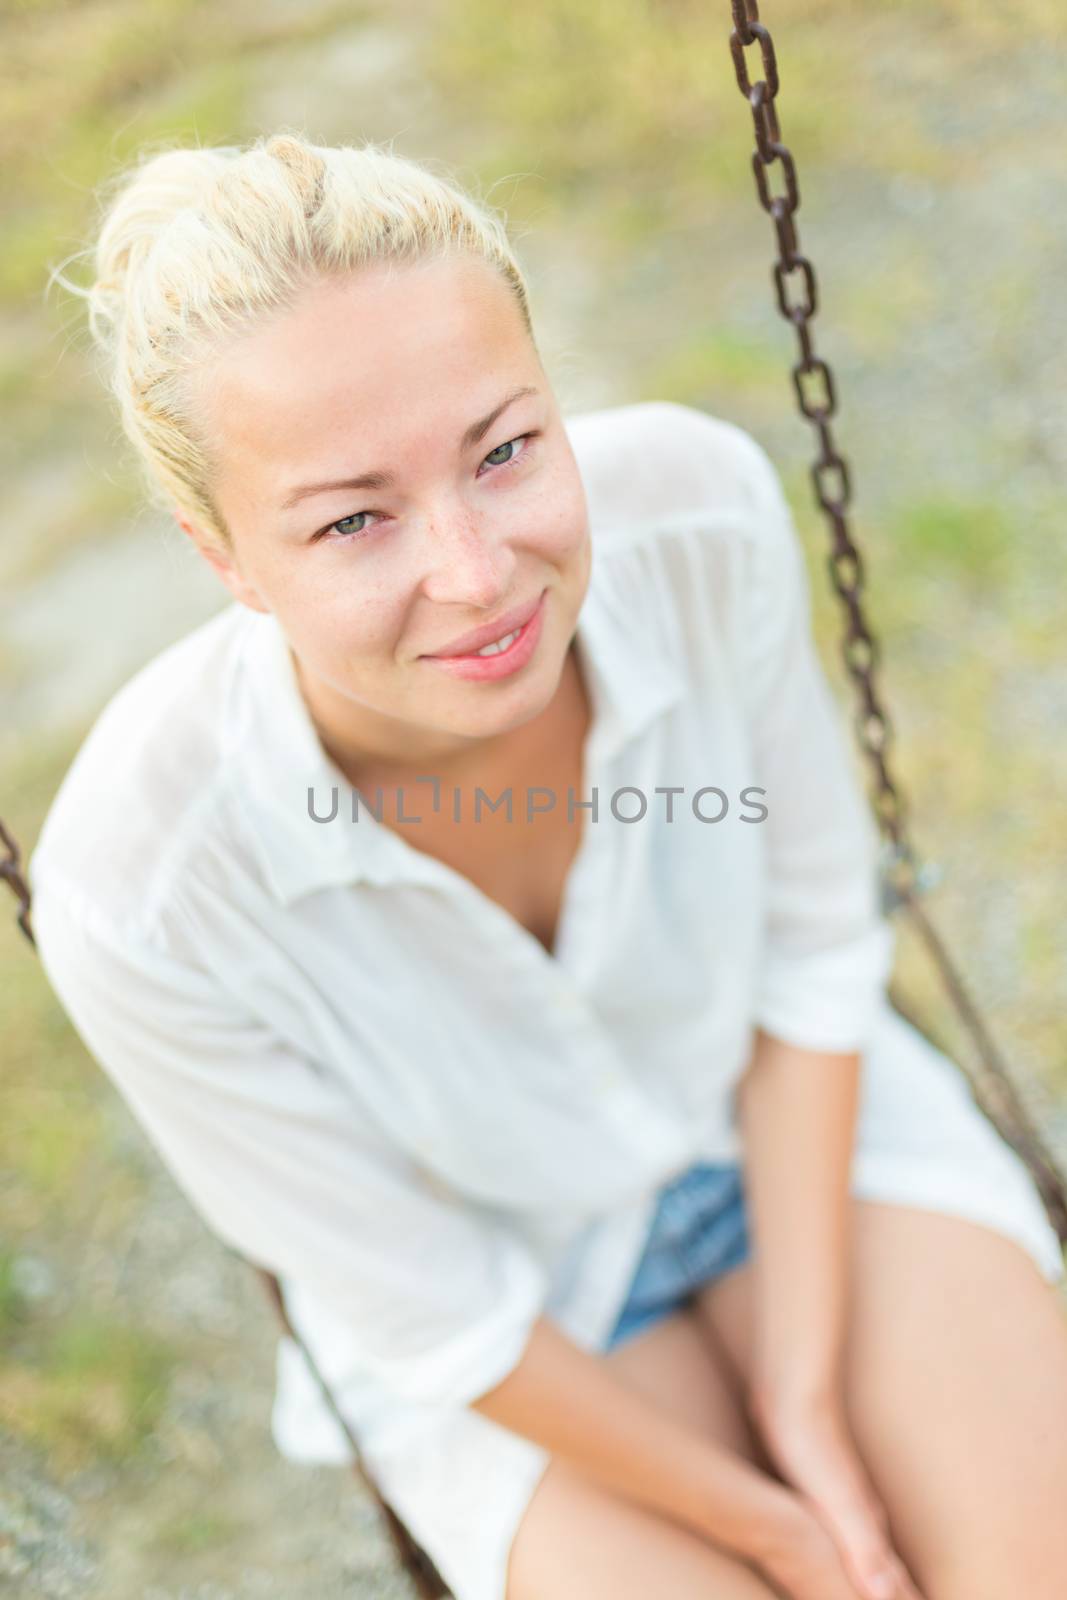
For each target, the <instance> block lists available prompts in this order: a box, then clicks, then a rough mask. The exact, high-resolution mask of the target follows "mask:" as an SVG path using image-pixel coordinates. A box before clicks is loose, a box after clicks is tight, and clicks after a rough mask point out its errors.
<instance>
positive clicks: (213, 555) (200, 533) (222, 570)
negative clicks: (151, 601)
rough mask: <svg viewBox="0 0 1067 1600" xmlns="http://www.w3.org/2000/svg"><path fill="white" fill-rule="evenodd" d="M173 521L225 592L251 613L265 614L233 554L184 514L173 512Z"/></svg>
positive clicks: (261, 603) (266, 607)
mask: <svg viewBox="0 0 1067 1600" xmlns="http://www.w3.org/2000/svg"><path fill="white" fill-rule="evenodd" d="M174 520H175V522H176V523H177V524H178V526H179V528H180V529H181V530H182V532H183V533H185V534H188V536H189V538H190V539H191V540H192V541H193V543H194V544H195V545H196V548H197V549H198V550H199V552H200V554H201V555H202V556H203V558H204V560H205V561H206V562H207V564H208V566H209V567H211V569H212V571H213V572H214V573H215V575H216V576H217V577H218V578H219V580H220V581H221V582H222V583H223V584H225V586H226V588H227V589H229V591H230V593H231V594H232V595H233V597H234V599H235V600H239V601H240V602H241V604H242V605H245V606H248V607H249V609H250V610H252V611H262V612H264V613H268V612H269V611H270V606H268V605H267V604H266V602H265V601H264V600H263V599H262V597H261V595H260V594H259V591H258V590H257V589H256V588H255V586H254V585H253V584H251V583H249V582H248V580H247V579H246V578H245V576H244V574H243V573H242V572H241V569H240V567H239V566H238V564H237V560H236V557H235V556H234V554H233V552H232V551H231V550H229V549H228V548H227V547H226V546H224V545H220V544H219V542H218V540H217V538H215V537H213V536H212V535H211V534H209V533H208V532H207V531H206V530H205V529H204V528H201V527H199V526H198V524H197V523H195V522H192V521H190V519H189V518H188V517H187V516H186V515H185V513H184V512H181V511H177V510H175V511H174Z"/></svg>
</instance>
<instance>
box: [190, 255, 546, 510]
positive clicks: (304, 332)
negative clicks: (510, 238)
mask: <svg viewBox="0 0 1067 1600" xmlns="http://www.w3.org/2000/svg"><path fill="white" fill-rule="evenodd" d="M536 365H537V362H536V355H535V352H534V348H533V345H532V342H531V341H530V339H529V336H528V334H527V332H526V328H525V325H524V323H523V320H522V316H521V313H520V311H519V308H518V305H517V304H516V301H515V297H514V295H513V293H512V291H511V289H510V288H509V286H508V285H507V284H506V283H505V281H504V280H503V278H502V277H501V276H500V274H499V273H497V272H496V271H495V270H494V269H493V268H491V267H490V266H488V265H487V264H486V263H485V262H483V261H479V260H475V259H471V258H464V257H461V258H448V259H445V260H436V261H432V262H426V263H419V264H417V265H414V266H412V265H407V264H400V265H397V266H394V267H391V268H390V267H382V266H375V267H373V268H369V269H367V270H366V271H364V272H361V273H359V274H358V275H355V276H352V277H348V278H338V279H329V280H323V281H320V282H317V283H315V284H314V285H312V286H311V287H309V288H308V289H307V290H305V291H304V293H303V294H302V295H301V296H300V298H299V300H298V301H297V302H296V303H295V304H294V305H293V306H292V307H290V308H287V309H286V310H285V311H284V312H280V313H278V314H277V315H276V316H274V317H272V318H271V319H270V320H268V321H267V322H266V323H264V324H262V325H261V326H259V327H257V328H255V329H253V330H252V332H250V333H249V334H247V335H246V336H244V337H243V338H240V339H239V340H237V341H236V342H235V343H234V344H232V345H231V346H229V347H227V348H226V349H224V350H223V351H222V353H221V354H220V356H219V357H218V359H217V360H216V362H215V363H213V365H212V367H211V369H210V374H209V375H208V374H205V378H204V380H203V382H202V384H201V390H200V401H201V414H202V415H203V416H205V418H206V421H207V426H208V429H209V433H210V437H211V439H212V441H213V445H214V448H215V450H216V453H217V456H218V458H219V461H220V465H221V467H222V470H223V473H224V475H225V473H226V471H227V470H228V469H230V470H239V469H240V468H241V467H242V466H249V465H251V464H252V463H255V464H257V465H258V466H259V467H260V468H267V469H269V470H268V475H269V476H270V477H271V478H272V479H273V478H277V479H278V480H281V479H282V478H284V477H286V476H287V475H288V473H289V470H290V468H291V466H293V465H300V466H304V465H306V464H307V463H308V462H314V461H321V462H322V463H323V465H324V466H326V467H327V468H331V467H333V466H336V465H338V460H337V449H338V448H340V447H341V446H342V445H343V446H344V447H345V448H346V449H347V451H348V458H347V460H345V461H343V462H342V463H341V465H343V466H345V467H347V468H349V469H352V468H358V466H359V465H360V464H361V463H360V462H357V461H353V460H352V459H351V456H352V440H353V434H354V433H355V435H356V436H357V439H359V440H362V441H365V446H363V447H361V448H360V449H359V452H358V454H359V456H360V457H361V458H364V457H365V456H366V453H367V451H368V450H370V451H372V452H373V444H374V442H375V441H377V440H381V441H382V442H383V444H385V443H386V442H389V443H391V444H392V446H393V451H394V453H395V447H396V438H397V434H398V431H399V434H400V437H411V438H413V439H414V438H422V439H426V438H429V437H433V436H436V437H438V438H440V437H442V436H445V437H448V428H449V426H450V424H451V423H452V422H453V421H455V422H456V426H455V427H454V428H453V429H452V433H453V434H454V435H455V437H458V436H459V432H460V431H461V429H462V428H463V427H464V426H466V424H467V423H468V422H469V421H470V420H471V417H472V416H474V415H477V414H478V402H479V400H480V399H482V398H485V397H486V396H488V398H487V399H486V404H485V406H483V407H482V409H483V410H486V409H488V407H489V406H491V405H492V404H493V402H494V400H495V399H497V398H499V392H501V388H502V385H501V382H500V378H501V375H502V374H506V376H507V379H508V381H515V379H516V375H518V377H519V380H520V381H521V378H522V376H523V374H525V373H526V372H528V371H530V370H531V369H536ZM503 387H507V384H506V383H505V384H504V385H503ZM472 405H473V410H472ZM373 453H374V454H375V456H377V454H378V453H380V452H373ZM370 464H371V465H376V464H377V460H375V461H374V462H371V463H370Z"/></svg>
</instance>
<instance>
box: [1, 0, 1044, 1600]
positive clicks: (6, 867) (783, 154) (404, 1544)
mask: <svg viewBox="0 0 1067 1600" xmlns="http://www.w3.org/2000/svg"><path fill="white" fill-rule="evenodd" d="M730 6H731V12H732V17H733V29H732V32H731V34H730V53H731V56H732V58H733V64H734V71H735V73H736V77H737V84H738V88H739V89H740V91H741V93H742V94H743V95H744V97H745V99H746V101H747V102H748V104H749V107H750V109H751V111H752V118H753V125H754V130H755V138H756V148H755V150H754V151H753V153H752V168H753V172H754V175H755V180H756V191H757V194H758V197H759V203H760V205H761V206H762V208H763V210H764V211H765V212H767V214H768V216H769V217H770V218H771V220H772V222H773V223H774V229H775V235H776V239H777V246H778V256H777V260H776V261H775V263H774V267H773V279H774V285H775V293H776V299H777V303H778V310H779V312H780V313H781V315H782V316H783V317H784V318H785V319H786V320H787V321H788V322H790V323H792V325H793V327H794V329H795V330H796V335H797V342H798V345H799V351H800V358H799V360H798V361H797V362H796V363H795V364H794V366H793V367H792V378H793V386H794V389H795V391H796V398H797V403H798V405H799V408H800V412H801V414H802V416H803V417H804V418H805V419H806V420H807V421H808V422H810V423H811V424H812V426H813V428H814V429H815V433H816V435H817V441H818V451H817V455H816V458H815V461H814V463H813V465H812V467H811V479H812V484H813V488H814V493H815V499H816V502H817V503H818V506H819V508H820V510H821V511H822V513H823V514H824V515H825V517H826V519H827V522H828V524H829V529H830V533H831V543H832V548H831V551H830V555H829V557H828V559H827V568H828V571H829V574H830V581H831V583H832V584H833V586H834V589H835V590H836V592H837V594H838V595H839V596H840V599H841V602H842V604H843V606H844V608H845V612H846V630H845V635H844V639H843V641H842V647H841V648H842V656H843V659H844V663H845V667H846V669H847V671H848V673H849V675H850V677H851V678H852V680H853V682H854V683H855V684H856V685H857V688H858V691H859V698H860V705H859V710H858V713H857V715H856V718H855V724H854V726H855V733H856V738H857V741H858V743H859V745H860V748H861V750H862V752H863V754H864V756H865V758H866V759H867V760H868V761H869V762H870V763H871V765H872V767H873V769H874V774H875V785H874V792H873V795H872V806H873V809H874V813H875V818H876V821H877V823H878V827H879V831H880V833H881V836H882V848H881V857H880V867H879V872H880V884H881V903H882V909H883V912H884V913H885V914H886V915H893V914H896V912H898V911H900V910H902V909H903V910H905V911H906V912H907V914H908V916H909V918H910V920H911V923H912V925H913V926H914V927H915V928H916V930H917V931H918V933H919V934H920V936H921V938H922V940H923V943H924V945H925V947H926V949H927V950H928V951H929V953H930V955H931V956H932V957H933V960H934V962H935V963H936V965H937V967H938V969H939V971H940V973H941V976H942V979H943V981H944V983H945V986H946V988H947V990H948V993H949V995H950V997H951V999H952V1001H953V1004H954V1005H955V1007H956V1009H957V1011H958V1013H959V1015H960V1017H961V1018H962V1020H963V1022H964V1024H965V1026H966V1028H967V1030H968V1032H969V1034H970V1036H971V1038H972V1040H973V1043H974V1045H975V1048H976V1050H977V1053H978V1057H979V1064H978V1066H976V1067H968V1068H963V1067H961V1070H963V1071H964V1072H965V1075H966V1076H967V1077H968V1079H969V1081H970V1087H971V1091H972V1094H973V1097H974V1099H975V1102H976V1104H977V1105H978V1108H979V1109H980V1110H981V1111H982V1112H983V1113H984V1115H985V1116H986V1117H987V1118H988V1120H989V1121H990V1122H991V1123H992V1125H993V1127H994V1128H995V1129H996V1130H997V1132H998V1133H999V1134H1000V1135H1001V1137H1002V1138H1003V1139H1004V1140H1005V1142H1006V1143H1007V1144H1009V1145H1010V1146H1011V1147H1012V1149H1014V1150H1015V1152H1016V1153H1017V1154H1018V1155H1019V1156H1020V1157H1021V1159H1022V1160H1023V1161H1024V1163H1025V1164H1026V1166H1027V1168H1028V1169H1029V1172H1030V1174H1031V1176H1032V1178H1033V1180H1034V1183H1035V1185H1036V1187H1037V1189H1038V1191H1039V1193H1040V1195H1041V1199H1042V1201H1043V1204H1044V1206H1045V1210H1046V1212H1047V1214H1048V1217H1049V1220H1050V1222H1051V1223H1052V1226H1053V1227H1054V1228H1055V1230H1056V1233H1057V1235H1058V1237H1059V1240H1060V1243H1061V1245H1063V1246H1067V1181H1065V1178H1064V1175H1063V1173H1062V1172H1061V1171H1060V1170H1059V1169H1058V1167H1057V1164H1056V1161H1055V1159H1054V1157H1053V1155H1052V1154H1051V1152H1050V1151H1049V1149H1048V1147H1047V1145H1046V1143H1045V1141H1044V1140H1043V1138H1042V1136H1041V1134H1040V1133H1039V1132H1038V1130H1037V1128H1036V1127H1035V1125H1034V1123H1033V1121H1032V1119H1031V1118H1030V1116H1029V1114H1028V1112H1027V1110H1026V1108H1025V1106H1024V1104H1023V1101H1022V1099H1021V1097H1020V1095H1019V1092H1018V1090H1017V1089H1016V1087H1015V1085H1014V1083H1013V1081H1012V1078H1011V1076H1010V1074H1009V1072H1008V1069H1007V1067H1006V1065H1005V1063H1004V1060H1003V1058H1002V1056H1001V1054H1000V1052H999V1050H998V1049H997V1047H996V1045H995V1044H994V1041H993V1039H992V1037H991V1035H990V1033H989V1030H988V1028H987V1026H986V1023H985V1021H984V1019H983V1017H982V1016H981V1014H980V1012H979V1010H978V1008H977V1006H976V1004H975V1002H974V1000H973V999H972V997H971V995H970V993H969V992H968V990H967V988H966V986H965V985H964V982H963V979H962V978H961V976H960V974H959V971H958V970H957V968H956V966H955V965H954V963H953V961H952V959H951V957H950V956H949V953H948V950H947V948H946V946H945V945H944V943H943V942H942V940H941V939H940V937H939V936H938V934H937V932H936V930H935V929H934V927H933V926H932V924H931V922H930V920H929V918H928V916H927V915H926V913H925V911H924V910H923V908H922V906H921V905H920V903H919V897H920V896H921V895H922V894H923V893H925V892H926V891H927V890H928V889H929V888H931V887H932V886H933V884H934V883H935V882H936V881H937V880H938V878H939V877H940V870H939V868H938V867H937V866H936V865H935V864H933V863H923V864H920V863H919V862H918V860H917V857H916V853H915V849H914V846H913V845H912V843H911V840H910V838H909V835H908V829H907V823H906V815H907V813H906V806H905V802H904V800H903V797H902V795H901V792H900V790H899V788H898V786H897V785H896V784H895V783H894V782H893V780H892V777H891V775H890V771H889V764H888V760H887V751H888V747H889V744H890V740H891V736H892V724H891V722H890V719H889V716H888V714H887V712H886V710H885V708H884V706H883V705H882V704H881V701H880V698H879V695H878V693H877V690H876V688H875V683H874V675H875V670H876V668H877V666H878V664H879V661H880V651H879V647H878V644H877V642H876V640H875V639H874V638H873V637H872V635H871V632H870V629H869V628H868V625H867V622H866V619H865V617H864V614H863V609H862V606H861V603H860V595H861V593H862V590H863V587H864V569H863V561H862V558H861V556H860V552H859V550H858V549H857V547H856V545H855V543H854V541H853V539H852V536H851V532H850V528H849V515H848V512H849V505H850V502H851V498H852V485H851V476H850V473H849V468H848V464H847V462H846V461H845V459H844V457H843V456H842V455H841V454H840V453H839V451H838V449H837V447H836V443H835V441H834V437H833V431H832V427H831V419H832V417H833V416H834V414H835V412H836V409H837V398H836V393H835V388H834V380H833V374H832V372H831V370H830V367H829V365H828V363H827V362H826V361H825V360H823V359H822V358H821V357H820V356H818V355H817V354H816V351H815V344H814V340H813V338H812V334H811V326H810V325H811V322H812V319H813V318H814V316H815V314H816V311H817V309H818V285H817V281H816V277H815V270H814V268H813V266H812V263H811V261H810V260H809V259H808V257H807V256H805V255H802V254H801V252H800V246H799V237H798V234H797V229H796V223H795V220H794V219H795V216H796V213H797V210H798V209H799V206H800V191H799V187H798V183H797V172H796V165H795V163H794V160H793V157H792V155H791V153H790V151H789V150H788V148H787V147H786V145H785V144H783V143H782V138H781V130H780V126H779V120H778V112H777V108H776V101H777V98H778V91H779V76H778V66H777V60H776V56H775V50H774V42H773V40H772V38H771V35H770V32H769V30H768V29H767V28H766V27H765V26H764V25H763V24H762V23H761V22H760V20H759V4H758V0H730ZM753 45H758V47H759V53H760V58H761V62H762V68H763V74H764V76H763V77H762V78H760V79H759V80H758V81H756V82H755V83H753V82H752V80H751V76H750V73H749V67H748V57H747V55H746V52H747V51H749V50H750V48H751V46H753ZM775 167H777V168H778V169H780V170H779V172H778V173H777V174H775V173H774V169H775ZM775 177H777V179H778V181H780V182H781V184H782V185H783V189H784V192H782V193H778V194H776V193H774V192H773V191H772V187H771V185H772V181H773V179H774V178H775ZM0 844H2V845H3V847H4V850H5V851H6V852H7V853H6V856H4V857H2V858H0V878H3V879H5V880H6V881H7V883H8V884H10V886H11V888H12V890H13V891H14V893H15V895H16V896H17V898H18V902H19V910H18V913H17V921H18V925H19V927H20V928H21V929H22V932H23V933H24V934H25V936H26V938H27V939H28V940H29V941H30V943H31V945H35V944H36V941H35V939H34V936H33V930H32V928H31V925H30V911H31V904H30V891H29V888H28V886H27V884H26V882H25V880H24V878H23V876H22V873H21V870H20V855H19V849H18V846H17V844H16V843H15V841H14V839H13V838H12V837H11V835H10V834H9V833H8V831H7V829H6V828H5V827H4V824H3V822H2V821H0ZM887 997H888V999H889V1002H890V1004H891V1005H892V1007H893V1009H894V1010H896V1011H897V1012H898V1013H899V1014H900V1015H901V1016H902V1017H904V1018H905V1020H906V1021H908V1022H909V1023H911V1025H912V1026H913V1027H914V1028H916V1030H917V1031H918V1032H919V1033H920V1034H922V1035H923V1037H924V1038H926V1039H927V1041H928V1042H929V1043H930V1044H935V1041H934V1040H933V1039H932V1038H931V1036H930V1033H929V1032H928V1030H927V1029H925V1028H923V1027H922V1026H921V1024H920V1023H919V1022H918V1021H917V1020H916V1019H915V1018H914V1017H913V1016H912V1015H911V1014H910V1013H909V1011H908V1010H907V1009H906V1007H905V1005H904V1004H903V1002H902V1001H901V998H900V996H899V993H898V992H897V990H896V986H895V985H894V984H893V983H890V985H889V987H888V995H887ZM254 1270H255V1271H256V1272H257V1273H258V1275H259V1277H260V1278H261V1280H262V1281H263V1285H264V1288H265V1290H266V1293H267V1296H268V1298H269V1300H270V1301H271V1304H272V1305H273V1307H274V1310H275V1313H276V1315H277V1317H278V1320H279V1323H280V1325H281V1327H282V1330H283V1332H284V1333H285V1334H286V1335H287V1337H289V1338H290V1339H292V1340H293V1342H294V1344H295V1345H296V1346H297V1348H298V1349H299V1350H300V1352H301V1354H302V1355H303V1357H304V1360H305V1361H306V1363H307V1366H308V1369H309V1371H310V1372H311V1374H312V1377H313V1378H314V1380H315V1382H316V1384H317V1386H318V1388H319V1389H320V1391H321V1394H322V1397H323V1401H324V1403H325V1405H326V1407H327V1409H328V1410H329V1411H330V1413H331V1415H332V1416H333V1418H334V1419H335V1421H336V1422H337V1424H338V1426H339V1427H340V1429H341V1432H342V1433H343V1435H344V1437H345V1439H346V1441H347V1443H348V1445H349V1447H350V1449H351V1451H352V1459H353V1469H354V1471H355V1473H356V1476H357V1477H358V1478H359V1479H361V1481H362V1482H363V1484H364V1485H365V1487H366V1489H367V1490H368V1492H369V1494H370V1495H371V1498H372V1499H373V1500H375V1501H376V1502H377V1504H378V1506H379V1508H380V1510H381V1512H382V1516H383V1519H384V1522H385V1526H386V1528H387V1530H388V1533H389V1535H390V1538H391V1540H392V1543H393V1547H394V1550H395V1552H396V1554H397V1557H398V1559H399V1561H400V1563H401V1564H402V1566H403V1567H404V1568H405V1569H406V1570H407V1572H408V1574H409V1576H410V1578H411V1580H412V1583H413V1584H414V1586H415V1590H416V1593H417V1594H419V1595H420V1596H421V1597H422V1600H453V1597H452V1594H451V1591H450V1589H449V1588H448V1586H447V1584H446V1583H445V1582H444V1579H443V1578H442V1577H441V1574H440V1573H439V1572H438V1570H437V1568H436V1566H435V1565H434V1563H433V1561H432V1560H431V1558H430V1557H429V1555H428V1554H427V1553H426V1551H425V1550H423V1549H422V1547H421V1546H420V1545H419V1544H418V1542H417V1541H416V1540H415V1539H414V1538H413V1536H412V1535H411V1533H410V1532H409V1531H408V1529H407V1528H406V1527H405V1525H404V1523H403V1522H402V1521H401V1519H400V1518H399V1516H398V1515H397V1514H396V1512H395V1511H394V1510H393V1508H392V1506H391V1505H390V1504H389V1503H388V1501H387V1500H386V1499H385V1498H384V1496H383V1495H382V1493H381V1491H380V1490H379V1488H378V1486H377V1484H376V1483H375V1482H374V1480H373V1478H372V1477H371V1475H370V1473H369V1471H368V1470H367V1468H366V1467H365V1465H364V1464H363V1460H362V1456H361V1453H360V1448H359V1444H358V1441H357V1440H356V1438H355V1436H354V1434H353V1431H352V1429H351V1427H350V1426H349V1424H348V1422H347V1421H346V1419H345V1417H344V1414H343V1412H342V1411H341V1409H340V1407H339V1405H338V1404H337V1402H336V1400H335V1398H334V1396H333V1394H332V1393H331V1391H330V1388H329V1386H328V1384H327V1383H326V1381H325V1379H324V1378H323V1377H322V1374H321V1373H320V1372H319V1370H318V1368H317V1366H316V1364H315V1362H314V1361H313V1360H312V1357H311V1355H310V1352H309V1351H308V1349H307V1347H306V1345H305V1344H304V1342H303V1340H302V1339H301V1337H300V1335H299V1334H298V1332H297V1331H296V1329H295V1328H294V1327H293V1325H292V1323H291V1322H290V1320H289V1316H288V1313H287V1310H286V1306H285V1301H284V1297H283V1294H282V1290H281V1285H280V1284H279V1282H278V1280H277V1278H275V1277H274V1276H273V1274H272V1273H270V1272H268V1271H266V1270H265V1269H263V1268H258V1267H257V1268H255V1269H254Z"/></svg>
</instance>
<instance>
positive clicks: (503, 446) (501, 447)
mask: <svg viewBox="0 0 1067 1600" xmlns="http://www.w3.org/2000/svg"><path fill="white" fill-rule="evenodd" d="M517 443H518V440H517V439H509V440H508V441H507V443H506V444H498V445H497V447H496V449H495V450H490V452H489V454H488V455H487V456H486V458H485V459H486V460H487V461H489V462H492V465H493V466H494V467H503V466H506V465H507V461H510V459H511V457H510V456H509V457H507V460H505V461H493V457H494V456H496V455H499V454H500V452H501V450H510V449H511V448H512V447H513V446H514V445H516V444H517Z"/></svg>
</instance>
